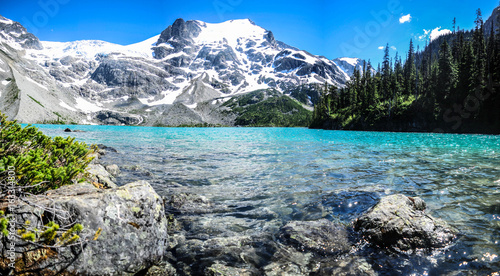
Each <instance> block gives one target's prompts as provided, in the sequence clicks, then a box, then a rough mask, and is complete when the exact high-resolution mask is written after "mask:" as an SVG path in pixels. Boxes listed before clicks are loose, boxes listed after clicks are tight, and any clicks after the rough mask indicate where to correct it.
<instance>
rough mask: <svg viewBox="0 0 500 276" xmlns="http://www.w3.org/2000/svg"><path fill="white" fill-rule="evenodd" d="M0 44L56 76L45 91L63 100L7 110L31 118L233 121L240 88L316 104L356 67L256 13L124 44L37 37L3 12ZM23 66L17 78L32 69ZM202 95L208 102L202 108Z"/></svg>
mask: <svg viewBox="0 0 500 276" xmlns="http://www.w3.org/2000/svg"><path fill="white" fill-rule="evenodd" d="M235 30H238V32H236V31H235ZM2 49H4V51H3V55H0V60H4V61H5V60H7V59H9V56H10V58H11V59H12V60H13V61H14V63H16V64H17V65H20V67H21V69H20V70H19V71H20V72H23V71H24V70H22V68H25V69H26V68H28V67H30V66H31V67H32V69H31V70H35V71H37V70H38V71H40V74H42V75H44V76H43V77H41V76H40V78H41V83H50V85H49V87H45V88H46V89H45V90H50V91H51V92H52V93H54V97H55V98H56V100H54V99H51V100H49V99H47V100H46V104H45V105H44V104H41V105H39V107H43V108H44V109H45V110H44V112H42V114H45V116H42V117H41V118H40V119H39V121H34V118H33V117H30V115H23V116H20V115H19V114H22V112H21V113H20V112H19V111H20V110H24V109H25V107H24V104H23V102H22V101H17V102H16V103H15V104H16V105H17V109H12V108H11V109H8V108H7V109H6V110H8V112H7V113H8V114H7V115H9V116H10V117H13V118H14V119H18V120H19V121H21V122H27V123H34V122H40V121H56V120H63V121H74V122H75V123H96V124H101V123H106V124H109V123H110V122H114V123H116V124H126V123H124V122H139V123H140V124H145V125H158V124H161V125H176V124H199V123H211V124H222V123H223V124H228V125H234V122H231V121H230V120H229V121H228V120H225V119H220V118H222V117H223V114H222V113H221V111H222V110H224V112H226V111H227V110H225V109H226V108H224V107H222V104H223V103H224V102H226V101H228V100H229V99H231V98H233V97H236V96H238V95H243V94H246V93H249V92H252V91H256V90H260V89H276V90H277V91H279V92H280V93H281V94H282V95H283V96H287V97H289V96H290V95H291V94H292V92H293V93H294V95H298V94H297V93H299V94H301V95H300V97H298V98H300V99H302V104H303V105H304V107H307V106H312V105H313V104H314V102H312V101H311V99H315V98H317V96H318V94H319V93H320V91H321V85H322V84H324V83H328V84H331V85H336V86H340V87H341V86H343V85H344V84H345V82H346V81H347V80H349V73H346V72H345V71H344V70H345V69H342V68H341V66H339V65H338V64H337V63H336V62H335V61H334V60H328V59H327V58H325V57H321V56H315V55H312V54H310V53H308V52H307V51H304V50H299V49H297V48H294V47H291V46H288V45H287V44H285V43H283V42H279V41H276V40H275V38H274V35H273V33H272V32H271V31H269V30H265V29H264V28H261V27H259V26H257V25H256V24H255V23H254V22H252V21H251V20H249V19H238V20H229V21H225V22H222V23H206V22H202V21H197V20H189V21H184V19H181V18H180V19H177V20H176V21H175V22H174V23H173V24H172V25H170V26H168V27H167V28H166V29H165V30H163V31H162V32H161V33H160V34H159V35H156V36H154V37H151V38H149V39H146V40H144V41H142V42H138V43H134V44H130V45H119V44H114V43H109V42H105V41H98V40H80V41H72V42H48V41H39V40H38V38H36V37H35V36H34V35H32V34H29V33H28V32H27V30H26V29H24V27H23V26H22V25H20V24H19V23H17V22H14V21H11V20H9V19H6V18H4V17H0V50H2ZM4 63H5V62H4ZM27 64H30V65H29V66H28V65H27ZM0 66H1V64H0ZM35 67H39V68H37V69H34V68H35ZM0 68H1V67H0ZM5 69H7V68H5ZM2 70H4V69H2ZM4 71H5V72H7V70H4ZM0 73H2V72H1V71H0ZM24 73H26V74H24ZM24 73H23V74H21V75H22V76H18V78H21V79H22V78H25V77H26V76H25V75H29V72H24ZM11 75H12V74H4V75H2V74H0V79H3V84H4V83H5V82H6V80H7V79H14V80H15V79H16V78H13V76H11ZM47 75H48V76H47ZM11 88H12V87H11ZM11 88H9V85H0V91H5V92H4V93H2V94H5V95H4V96H2V95H0V103H1V102H5V100H6V99H7V96H6V95H7V94H8V93H7V91H10V90H9V89H11ZM40 89H41V90H40ZM35 90H36V91H38V92H37V94H39V95H38V96H36V97H33V96H32V98H33V99H34V100H33V102H35V103H36V102H39V103H41V102H42V101H41V100H40V99H39V98H44V96H43V93H44V91H43V90H44V89H43V88H37V89H35ZM12 93H13V92H12V91H11V92H10V94H12ZM21 94H22V93H21ZM11 98H15V97H11ZM24 98H26V96H25V97H24ZM28 98H29V97H28ZM203 103H205V104H204V107H203V108H198V107H199V106H201V104H203ZM179 104H181V105H183V106H184V107H185V108H187V109H185V108H184V107H183V108H181V109H180V110H183V111H180V113H179V114H172V110H173V109H175V110H179V107H180V106H179ZM4 105H5V104H4ZM175 106H177V107H175ZM0 107H1V105H0ZM59 107H61V108H62V110H61V108H59ZM0 110H2V111H3V109H0ZM167 110H168V112H167ZM187 110H190V111H189V112H188V111H187ZM192 113H194V114H196V116H194V115H193V114H192ZM226 113H227V112H226ZM166 114H169V116H170V117H172V118H173V117H177V118H173V119H172V120H171V122H169V121H168V120H166V119H165V118H163V116H164V115H166ZM185 114H186V115H185ZM189 114H191V115H189ZM214 114H215V115H214ZM184 115H185V116H184ZM110 116H111V117H110ZM210 116H212V117H214V118H219V119H214V118H210ZM235 116H236V115H235ZM235 116H232V117H235ZM104 117H105V118H106V119H104V120H103V119H100V118H104ZM138 117H140V119H138ZM194 117H196V118H197V119H196V120H194V119H193V118H194ZM229 117H231V116H229ZM236 117H237V116H236ZM109 118H111V119H109ZM123 118H129V119H123ZM200 118H201V119H200ZM212 119H213V120H212Z"/></svg>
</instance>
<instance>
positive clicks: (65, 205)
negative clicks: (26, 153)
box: [0, 181, 168, 275]
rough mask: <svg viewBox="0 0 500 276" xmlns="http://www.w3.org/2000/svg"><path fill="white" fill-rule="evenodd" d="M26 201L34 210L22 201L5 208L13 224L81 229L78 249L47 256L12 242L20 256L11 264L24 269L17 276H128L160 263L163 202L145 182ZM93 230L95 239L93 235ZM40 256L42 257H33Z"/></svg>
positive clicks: (84, 187)
mask: <svg viewBox="0 0 500 276" xmlns="http://www.w3.org/2000/svg"><path fill="white" fill-rule="evenodd" d="M30 199H31V202H36V206H30V205H27V204H26V203H24V202H18V203H17V204H15V205H13V206H11V207H12V209H11V210H12V214H13V215H14V217H15V218H16V221H25V220H27V219H29V220H30V221H31V224H30V225H31V226H33V227H37V228H39V229H42V227H43V225H44V224H46V223H47V219H49V218H50V219H53V220H54V221H55V222H56V223H58V224H60V225H71V223H73V222H78V223H80V224H82V225H83V227H84V232H82V233H81V234H80V237H81V240H82V241H83V242H84V246H83V247H82V246H80V245H77V246H74V247H72V248H69V247H63V248H59V249H57V248H55V249H54V248H53V249H50V250H49V251H47V249H44V248H40V247H37V246H36V245H34V244H29V243H21V242H18V243H16V245H17V246H16V252H23V253H22V254H21V253H17V254H16V259H17V260H21V258H23V260H24V261H23V263H24V264H25V266H26V267H18V270H17V271H16V273H17V274H23V272H26V271H25V270H24V269H32V270H35V271H37V270H40V274H42V275H55V274H56V272H58V271H59V272H63V273H69V274H71V275H73V274H75V275H134V274H135V273H137V272H139V271H143V270H145V269H148V268H149V267H151V266H152V265H153V264H155V263H158V262H160V261H161V260H162V258H163V256H164V255H165V253H166V250H167V245H168V244H167V243H168V235H167V219H166V218H165V213H164V206H163V201H162V199H161V198H160V197H159V196H158V195H157V194H156V192H155V191H154V189H153V188H152V187H151V186H150V185H149V183H147V182H145V181H138V182H134V183H130V184H127V185H124V186H122V187H119V188H115V189H109V190H101V189H96V188H95V187H93V186H92V185H90V184H88V183H81V184H74V185H71V186H64V187H62V188H59V189H57V190H52V191H49V192H47V193H46V194H45V195H40V196H33V197H32V198H30ZM43 206H45V211H43V210H42V208H41V207H43ZM48 207H50V208H52V209H48ZM50 210H56V211H54V212H53V213H52V212H51V211H50ZM42 215H43V216H42ZM42 218H43V219H42ZM98 229H101V232H100V235H95V234H94V233H96V231H97V230H98ZM95 236H98V238H97V239H94V237H95ZM4 242H5V239H4V240H3V243H0V247H2V248H0V250H1V252H5V251H4V250H5V244H4ZM44 250H45V251H44ZM40 254H42V255H43V254H45V255H44V256H45V257H43V258H40V257H37V256H38V255H40ZM28 267H29V268H28ZM65 275H66V274H65Z"/></svg>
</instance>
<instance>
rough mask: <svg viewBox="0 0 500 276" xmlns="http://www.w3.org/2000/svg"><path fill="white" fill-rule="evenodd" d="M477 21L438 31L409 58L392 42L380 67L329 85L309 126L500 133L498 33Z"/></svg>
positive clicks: (499, 47) (411, 44)
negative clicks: (486, 30) (439, 33)
mask: <svg viewBox="0 0 500 276" xmlns="http://www.w3.org/2000/svg"><path fill="white" fill-rule="evenodd" d="M475 23H476V27H475V29H474V30H472V31H459V32H456V33H452V34H448V35H443V36H440V37H439V38H437V39H435V40H433V41H432V42H431V43H430V44H429V45H427V46H426V47H425V49H424V50H423V51H421V52H415V50H414V46H413V41H411V40H410V46H409V51H408V55H407V59H406V61H405V62H404V63H403V62H402V61H401V59H400V58H399V57H398V54H397V53H396V57H395V59H394V60H393V59H391V57H390V56H389V47H388V45H387V47H386V49H385V52H384V58H383V63H382V65H379V66H378V70H377V71H376V72H375V73H372V71H371V65H370V64H369V63H368V64H365V65H364V66H363V70H362V71H360V70H357V69H355V71H354V73H353V76H352V77H351V81H349V82H348V83H347V84H346V86H345V87H343V88H341V89H336V88H334V87H331V86H329V85H326V86H325V89H324V92H323V93H322V96H321V99H320V100H319V101H318V103H317V104H316V105H315V110H314V117H313V123H312V124H311V127H318V128H329V129H361V130H403V131H414V130H420V131H434V130H440V131H441V130H443V131H446V132H483V133H496V134H498V133H500V109H499V108H498V106H500V93H498V92H500V91H499V90H500V34H497V33H495V32H494V31H491V32H490V33H489V34H485V33H484V30H483V29H484V27H483V21H482V18H481V11H480V10H478V11H477V19H476V21H475Z"/></svg>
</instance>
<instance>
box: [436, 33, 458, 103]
mask: <svg viewBox="0 0 500 276" xmlns="http://www.w3.org/2000/svg"><path fill="white" fill-rule="evenodd" d="M438 66H439V69H438V78H439V83H438V87H437V95H436V97H437V100H438V102H444V100H445V99H446V98H449V97H450V96H451V92H452V91H454V89H455V84H456V80H457V70H456V68H455V63H454V62H453V57H452V55H451V49H450V45H449V44H448V42H446V40H444V42H443V43H442V44H441V48H440V50H439V61H438Z"/></svg>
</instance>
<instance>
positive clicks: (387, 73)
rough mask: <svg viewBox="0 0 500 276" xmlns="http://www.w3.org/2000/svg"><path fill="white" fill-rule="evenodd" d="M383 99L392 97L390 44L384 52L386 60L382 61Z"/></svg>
mask: <svg viewBox="0 0 500 276" xmlns="http://www.w3.org/2000/svg"><path fill="white" fill-rule="evenodd" d="M381 77H382V95H381V96H382V97H383V99H384V100H385V99H387V98H389V96H390V92H389V89H390V83H391V61H390V56H389V43H387V46H386V47H385V50H384V59H383V61H382V75H381Z"/></svg>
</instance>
